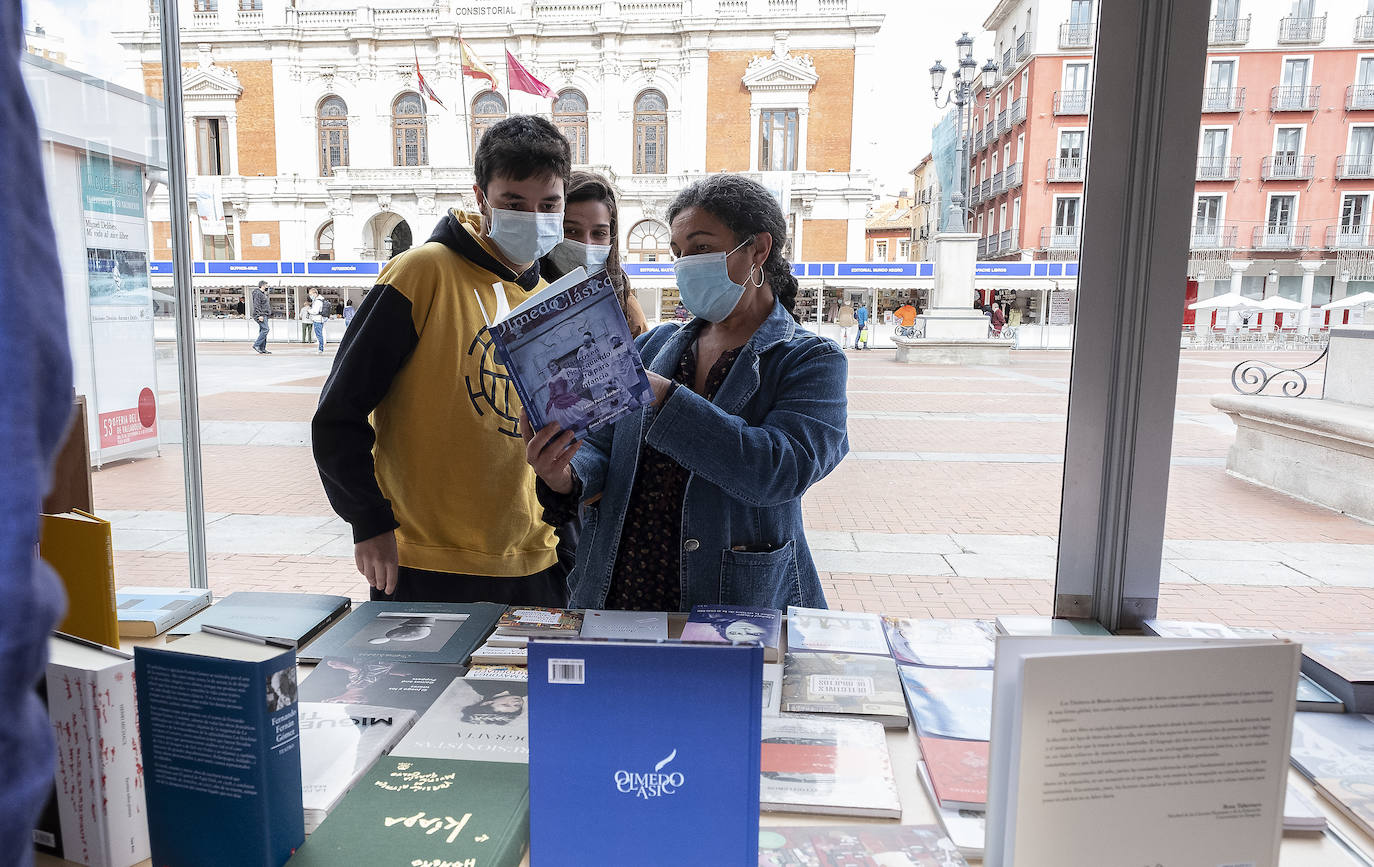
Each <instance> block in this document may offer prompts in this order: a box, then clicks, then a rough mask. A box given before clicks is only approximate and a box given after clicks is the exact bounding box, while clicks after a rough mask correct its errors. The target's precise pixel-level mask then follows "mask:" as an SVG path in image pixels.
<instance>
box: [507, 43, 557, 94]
mask: <svg viewBox="0 0 1374 867" xmlns="http://www.w3.org/2000/svg"><path fill="white" fill-rule="evenodd" d="M506 78H507V80H508V81H510V89H511V90H522V91H524V92H525V93H532V94H534V95H535V96H545V97H548V98H550V99H552V98H553V91H552V90H550V89H549V86H548V85H547V84H545V83H544V82H542V81H540V80H539V79H537V78H535V77H534V76H533V75H530V71H529V70H528V69H526V68H525V67H523V66H521V65H520V61H518V60H516V59H515V55H514V54H511V53H510V51H509V50H507V51H506Z"/></svg>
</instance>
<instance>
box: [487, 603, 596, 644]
mask: <svg viewBox="0 0 1374 867" xmlns="http://www.w3.org/2000/svg"><path fill="white" fill-rule="evenodd" d="M581 628H582V612H581V611H572V610H568V609H566V608H540V607H536V606H533V605H518V606H517V605H512V606H511V607H510V608H507V609H506V613H504V614H502V615H501V619H500V620H498V621H496V634H497V635H512V636H519V635H525V636H529V635H576V634H577V633H578V630H579V629H581Z"/></svg>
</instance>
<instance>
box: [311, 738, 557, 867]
mask: <svg viewBox="0 0 1374 867" xmlns="http://www.w3.org/2000/svg"><path fill="white" fill-rule="evenodd" d="M529 815H530V813H529V780H528V776H527V774H526V769H525V767H524V766H523V765H511V764H505V763H503V762H467V761H455V760H452V759H426V758H405V757H401V756H396V755H391V756H383V757H382V758H380V759H378V760H377V763H376V764H374V765H373V766H372V768H371V769H370V770H368V771H367V773H366V774H365V775H364V776H363V778H362V779H361V780H359V781H358V784H357V785H356V786H354V787H353V789H352V790H351V791H349V792H348V794H346V795H344V797H343V800H341V801H340V802H339V804H338V806H336V807H335V808H334V809H333V810H332V811H330V813H329V816H328V817H326V818H325V820H324V821H323V822H321V823H320V826H319V828H317V829H316V830H315V832H314V833H313V834H311V835H310V839H309V840H307V841H306V842H305V845H304V846H302V847H300V850H299V851H297V852H296V854H295V856H294V857H293V858H292V859H291V861H290V867H338V865H340V864H358V865H367V867H417V865H429V867H441V865H462V867H516V865H518V864H519V863H520V859H521V857H522V856H523V854H524V851H525V841H526V840H527V839H528V837H529Z"/></svg>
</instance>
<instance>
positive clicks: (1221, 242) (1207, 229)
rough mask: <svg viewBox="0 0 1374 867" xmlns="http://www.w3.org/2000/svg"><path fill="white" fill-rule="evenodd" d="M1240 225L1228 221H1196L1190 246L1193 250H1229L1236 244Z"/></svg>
mask: <svg viewBox="0 0 1374 867" xmlns="http://www.w3.org/2000/svg"><path fill="white" fill-rule="evenodd" d="M1239 233H1240V227H1239V226H1233V225H1229V224H1226V223H1211V222H1204V223H1194V224H1193V238H1192V241H1191V242H1190V243H1189V245H1188V247H1189V249H1192V250H1229V249H1233V248H1234V247H1235V246H1236V237H1237V236H1238V235H1239Z"/></svg>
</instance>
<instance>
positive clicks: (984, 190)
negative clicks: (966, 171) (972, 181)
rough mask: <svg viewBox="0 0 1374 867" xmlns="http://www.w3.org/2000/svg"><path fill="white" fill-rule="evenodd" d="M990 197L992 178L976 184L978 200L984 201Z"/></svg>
mask: <svg viewBox="0 0 1374 867" xmlns="http://www.w3.org/2000/svg"><path fill="white" fill-rule="evenodd" d="M990 198H992V179H991V178H989V179H988V180H986V181H983V182H982V183H981V184H979V185H978V200H979V201H980V202H985V201H987V200H988V199H990Z"/></svg>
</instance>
